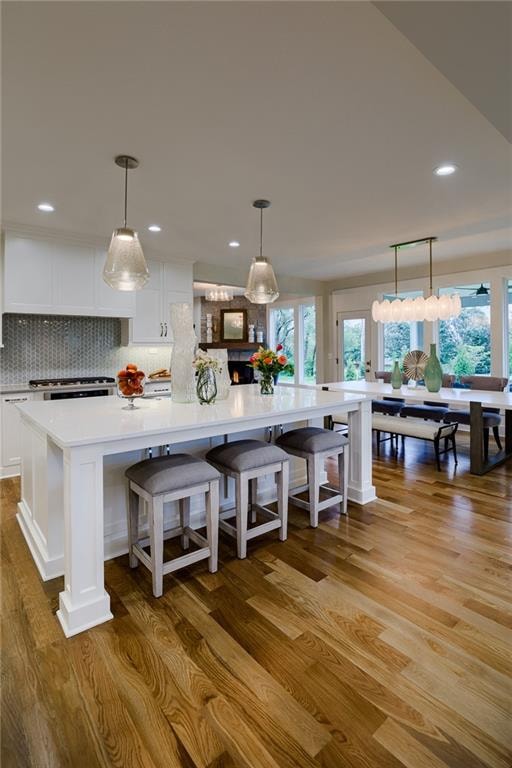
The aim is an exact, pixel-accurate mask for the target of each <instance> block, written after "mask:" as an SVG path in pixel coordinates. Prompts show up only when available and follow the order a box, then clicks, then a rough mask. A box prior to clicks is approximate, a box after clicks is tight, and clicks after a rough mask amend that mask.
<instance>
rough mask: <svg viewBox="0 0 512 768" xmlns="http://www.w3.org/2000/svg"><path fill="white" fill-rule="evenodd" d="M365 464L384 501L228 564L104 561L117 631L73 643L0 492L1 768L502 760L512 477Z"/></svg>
mask: <svg viewBox="0 0 512 768" xmlns="http://www.w3.org/2000/svg"><path fill="white" fill-rule="evenodd" d="M388 450H389V447H388V446H386V447H384V446H383V455H382V457H381V459H380V460H378V461H376V462H375V479H376V484H377V488H378V495H379V499H380V500H379V501H377V502H375V503H372V504H370V505H368V506H366V507H364V508H362V507H357V506H354V505H349V515H350V516H349V518H348V519H346V518H343V517H339V515H338V514H336V513H335V511H333V510H329V511H327V512H324V513H321V515H320V518H321V525H320V527H319V528H318V529H317V530H312V529H311V528H309V527H308V526H307V522H306V516H305V513H303V512H301V511H299V510H293V509H292V510H291V516H290V518H291V519H290V531H289V539H288V541H287V542H286V543H279V542H278V541H277V539H276V536H275V535H272V534H270V535H269V536H268V537H266V538H265V539H257V540H255V541H253V542H251V543H250V545H249V557H248V559H247V560H246V561H239V560H237V559H236V558H235V557H234V556H233V551H232V544H231V542H230V541H227V540H226V539H225V538H224V536H221V542H222V546H221V552H220V555H221V566H220V570H219V572H218V573H217V574H209V573H208V572H207V569H206V564H205V563H199V564H197V566H195V567H193V568H191V569H189V570H188V571H185V572H182V573H179V574H177V575H176V576H169V577H166V578H165V580H164V590H165V591H164V597H163V598H161V599H159V600H155V599H154V598H153V597H152V596H151V582H150V578H149V574H148V573H147V572H146V571H145V569H143V568H139V569H138V571H137V572H131V571H130V570H129V568H128V559H127V557H126V556H125V557H120V558H118V559H116V560H114V561H111V562H109V563H108V564H107V565H106V582H107V589H108V591H109V592H110V595H111V597H112V608H113V613H114V616H115V618H114V620H113V621H111V622H109V623H108V624H104V625H102V626H100V627H97V628H95V629H93V630H90V631H89V632H86V633H83V634H81V635H78V636H76V637H74V638H72V639H70V640H66V639H65V638H64V637H63V635H62V633H61V630H60V627H59V625H58V622H57V619H56V618H55V615H54V614H55V611H56V608H57V599H58V593H59V591H60V590H61V589H62V579H55V580H53V581H51V582H47V583H43V582H41V581H40V579H39V576H38V574H37V571H36V568H35V566H34V565H33V562H32V559H31V557H30V555H29V553H28V550H27V548H26V545H25V543H24V540H23V538H22V536H21V533H20V530H19V528H18V525H17V523H16V520H15V517H14V515H15V511H16V506H15V505H16V501H17V498H18V483H17V481H15V480H5V481H2V483H1V485H0V488H1V493H2V508H3V522H2V533H3V536H2V558H3V568H2V575H3V591H2V600H3V686H2V698H3V701H2V715H3V717H2V766H3V767H4V768H25V767H26V766H27V767H28V766H30V768H35V767H37V768H39V766H48V767H49V768H61V767H64V766H66V767H67V766H69V767H70V768H71V766H73V768H82V766H83V767H84V768H94V767H95V766H120V767H122V768H132V767H133V768H135V767H136V766H137V767H138V766H144V767H146V766H148V768H149V767H150V768H173V766H186V767H187V768H188V766H191V767H192V766H201V767H202V768H221V767H225V768H233V767H234V766H236V768H238V767H247V768H271V767H272V768H275V767H276V766H280V767H281V766H282V767H283V768H297V767H298V766H304V767H307V768H313V767H314V766H324V767H325V768H344V766H350V767H351V768H363V767H364V768H400V767H401V766H407V768H445V767H446V766H449V767H450V768H477V766H478V767H480V766H495V767H496V768H510V766H511V765H512V726H511V722H512V719H511V717H512V703H511V702H512V685H511V668H512V654H511V628H512V614H511V612H510V597H511V590H510V584H511V580H510V576H511V564H512V551H511V549H510V548H509V547H508V546H507V543H509V542H507V538H508V539H509V540H510V528H511V525H510V523H511V518H512V465H511V464H510V462H509V464H508V465H507V466H505V467H501V468H500V469H498V470H496V471H495V472H493V473H491V474H489V475H486V476H484V477H481V478H479V477H474V476H472V475H469V474H468V472H467V469H468V447H467V445H466V446H464V445H463V446H462V447H461V457H460V463H459V467H458V470H457V472H456V474H454V470H453V463H452V459H451V458H450V459H448V460H446V459H445V460H444V461H443V471H442V472H437V471H436V470H435V465H434V460H433V456H432V454H431V450H430V446H426V445H425V446H423V445H422V444H421V443H420V442H419V441H412V440H409V441H408V442H407V444H406V463H405V464H404V459H403V457H402V456H401V455H400V457H399V458H398V460H395V459H394V458H390V457H389V454H388Z"/></svg>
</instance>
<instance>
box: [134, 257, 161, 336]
mask: <svg viewBox="0 0 512 768" xmlns="http://www.w3.org/2000/svg"><path fill="white" fill-rule="evenodd" d="M148 269H149V280H148V282H147V283H146V285H145V286H144V288H143V289H142V290H141V291H136V295H135V317H134V318H133V320H131V321H130V324H131V332H130V342H131V343H132V344H161V343H163V342H164V341H165V339H164V332H165V328H164V324H163V318H162V264H161V263H160V262H159V261H150V260H148Z"/></svg>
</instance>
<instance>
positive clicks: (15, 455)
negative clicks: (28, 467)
mask: <svg viewBox="0 0 512 768" xmlns="http://www.w3.org/2000/svg"><path fill="white" fill-rule="evenodd" d="M41 397H42V394H38V395H35V394H33V393H32V392H20V393H16V394H12V395H2V396H1V397H0V435H1V440H0V449H1V450H0V477H13V476H14V475H19V474H20V464H21V417H20V413H19V411H18V409H17V407H16V406H17V405H19V404H20V403H26V402H27V401H28V400H35V399H39V398H41Z"/></svg>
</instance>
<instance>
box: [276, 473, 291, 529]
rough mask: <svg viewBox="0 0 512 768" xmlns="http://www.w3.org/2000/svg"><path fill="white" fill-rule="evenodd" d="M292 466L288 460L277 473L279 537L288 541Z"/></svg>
mask: <svg viewBox="0 0 512 768" xmlns="http://www.w3.org/2000/svg"><path fill="white" fill-rule="evenodd" d="M289 476H290V466H289V463H288V462H287V461H283V463H282V464H281V471H280V472H278V473H277V513H278V515H279V519H280V520H281V527H280V529H279V538H280V540H281V541H286V539H287V537H288V492H289Z"/></svg>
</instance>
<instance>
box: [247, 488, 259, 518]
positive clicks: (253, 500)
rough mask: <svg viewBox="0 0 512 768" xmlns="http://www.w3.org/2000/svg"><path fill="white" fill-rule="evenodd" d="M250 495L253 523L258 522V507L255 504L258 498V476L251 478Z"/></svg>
mask: <svg viewBox="0 0 512 768" xmlns="http://www.w3.org/2000/svg"><path fill="white" fill-rule="evenodd" d="M249 488H250V496H251V523H255V522H256V509H255V505H256V503H257V499H258V478H257V477H253V478H252V480H249Z"/></svg>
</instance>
